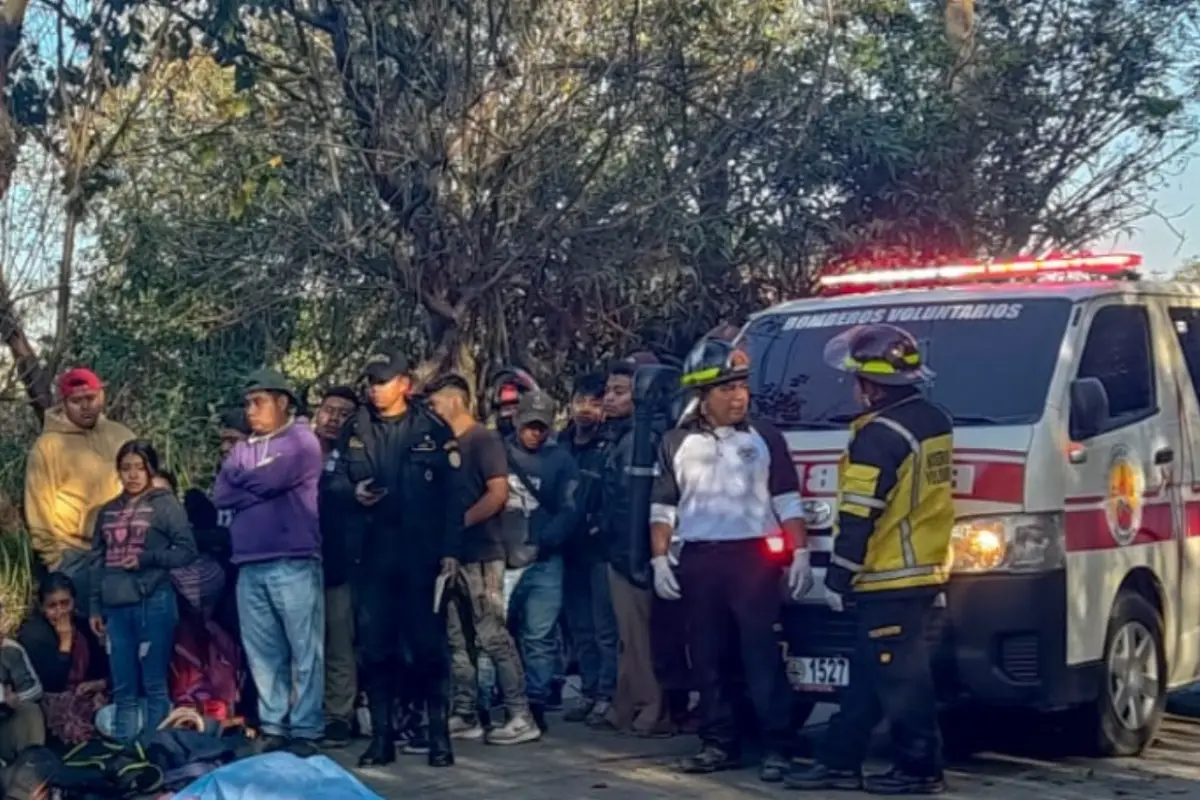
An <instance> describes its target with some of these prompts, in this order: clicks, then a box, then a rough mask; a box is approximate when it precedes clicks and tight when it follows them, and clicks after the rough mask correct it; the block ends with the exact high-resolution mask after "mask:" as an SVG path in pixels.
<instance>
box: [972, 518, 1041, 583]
mask: <svg viewBox="0 0 1200 800" xmlns="http://www.w3.org/2000/svg"><path fill="white" fill-rule="evenodd" d="M950 555H951V558H952V563H951V568H952V570H953V571H954V572H966V573H971V572H976V573H978V572H1041V571H1045V570H1052V569H1058V568H1059V567H1061V566H1062V565H1063V563H1064V556H1065V554H1064V552H1063V524H1062V514H1009V515H1005V516H1000V517H972V518H968V519H963V520H959V522H958V524H956V525H955V526H954V532H953V534H952V535H951V537H950Z"/></svg>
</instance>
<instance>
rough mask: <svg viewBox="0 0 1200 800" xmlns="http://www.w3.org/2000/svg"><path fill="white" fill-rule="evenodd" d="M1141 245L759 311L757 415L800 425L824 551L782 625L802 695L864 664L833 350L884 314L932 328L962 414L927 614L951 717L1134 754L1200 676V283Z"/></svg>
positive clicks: (892, 274)
mask: <svg viewBox="0 0 1200 800" xmlns="http://www.w3.org/2000/svg"><path fill="white" fill-rule="evenodd" d="M1140 263H1141V259H1140V258H1139V257H1138V256H1136V255H1132V254H1110V255H1103V256H1093V255H1087V256H1078V257H1063V258H1052V259H1040V260H1036V259H1030V260H1019V261H1013V262H1008V263H996V262H986V263H964V264H954V265H941V266H933V267H926V268H919V267H918V268H911V269H909V268H905V269H888V270H879V271H876V272H870V271H857V272H853V273H842V274H838V275H829V276H825V277H823V278H821V279H820V294H819V295H818V296H817V297H814V298H810V299H804V300H797V301H793V302H787V303H783V304H781V305H777V306H775V307H772V308H770V309H768V310H766V311H764V312H761V313H759V314H758V315H756V316H755V317H754V318H752V319H751V320H750V322H749V323H747V325H746V327H745V328H744V329H743V332H742V336H741V342H742V344H743V346H744V347H745V348H746V350H747V351H748V352H749V354H750V357H751V363H752V365H753V366H752V373H751V379H750V388H751V393H752V398H753V399H752V405H753V413H754V414H755V415H757V416H758V417H760V418H762V419H764V420H766V421H768V422H771V423H773V424H775V425H776V426H778V427H779V428H780V429H781V430H782V431H783V432H784V435H785V436H786V438H787V441H788V443H789V446H790V448H791V451H792V455H793V458H794V460H795V464H796V470H797V472H798V474H799V477H800V487H801V492H802V495H803V498H804V508H805V514H806V519H807V525H808V532H809V542H810V547H811V548H812V550H813V551H814V553H813V564H814V567H815V573H816V577H817V580H816V586H815V587H814V588H813V590H812V592H811V593H810V594H809V595H808V596H806V597H805V598H804V599H803V600H802V601H801V602H800V603H798V604H793V605H789V606H788V607H787V608H786V609H785V612H784V615H783V617H782V620H781V624H780V633H781V646H782V647H783V649H784V657H785V659H786V662H787V666H788V677H789V680H790V682H791V684H792V688H793V689H794V690H795V697H796V699H797V700H798V701H799V702H798V706H799V707H800V708H801V709H803V711H804V712H807V710H809V709H811V707H812V704H815V703H817V702H822V701H829V702H836V701H837V697H838V695H839V693H840V692H842V691H844V690H845V689H846V687H848V686H849V685H850V684H851V682H852V681H854V680H855V674H856V673H855V667H856V665H855V663H854V659H853V657H852V643H853V633H854V624H855V623H854V616H853V611H852V610H848V611H846V612H843V613H841V614H837V613H834V612H832V611H830V610H829V609H828V608H827V607H826V606H825V604H824V599H823V598H824V587H823V585H822V579H823V575H824V568H825V566H826V565H828V563H829V554H830V551H831V548H832V535H833V527H834V525H835V522H836V503H837V462H838V458H839V456H840V455H841V453H842V450H843V449H844V447H845V446H846V443H847V440H848V432H847V426H848V424H849V423H850V422H851V420H853V419H854V418H855V417H856V416H857V415H858V414H859V413H860V409H859V408H858V406H856V404H855V401H854V395H853V388H852V383H853V380H852V378H850V377H849V376H847V375H846V374H844V373H841V372H839V371H836V370H834V369H833V368H831V367H829V366H828V365H826V364H825V363H824V361H823V360H822V351H823V349H824V346H825V343H826V342H827V341H828V340H829V339H830V338H832V337H833V336H835V335H837V334H839V333H841V332H842V331H844V330H846V329H848V328H850V327H852V326H854V325H861V324H867V323H879V322H886V323H891V324H894V325H898V326H900V327H903V328H904V329H906V330H908V331H909V332H910V333H912V334H913V335H914V336H915V337H916V338H917V339H918V341H919V342H920V346H921V350H922V353H923V355H924V359H925V363H926V364H928V365H929V367H930V368H931V369H932V370H933V371H934V372H935V376H934V377H933V379H932V380H931V381H930V383H929V385H928V386H927V387H926V392H927V394H928V396H929V397H930V398H931V399H932V400H933V401H934V402H936V403H938V404H940V405H941V406H943V407H944V408H945V409H946V410H947V411H948V412H949V413H950V414H951V415H952V417H953V419H954V423H955V432H954V443H955V455H954V467H953V483H954V495H955V498H956V502H957V516H958V519H957V524H956V525H955V528H954V533H953V547H952V554H951V555H952V558H953V565H952V578H951V580H950V582H949V584H948V585H947V586H946V590H945V592H944V595H943V596H942V597H941V598H939V602H938V604H937V605H938V606H939V607H938V609H937V610H936V611H935V622H934V624H933V625H932V626H931V631H930V646H931V652H932V654H933V656H932V658H933V664H934V672H935V676H936V679H937V682H938V686H939V693H940V695H941V699H942V700H943V701H944V703H945V705H946V708H947V709H948V711H949V712H951V717H952V715H953V712H954V711H955V710H958V711H968V712H972V713H969V714H961V715H959V718H960V719H973V720H974V721H975V724H978V720H979V719H980V718H981V717H979V716H977V715H976V714H975V713H974V712H976V711H979V710H982V709H988V708H993V709H994V708H998V707H999V708H1005V709H1028V710H1031V711H1036V712H1047V713H1050V712H1054V713H1056V714H1058V713H1060V712H1061V714H1062V717H1063V718H1064V719H1066V720H1068V721H1070V722H1071V724H1070V725H1068V726H1066V727H1067V730H1068V731H1070V732H1071V734H1070V735H1072V736H1078V737H1079V742H1078V743H1079V744H1081V745H1085V746H1086V747H1087V748H1088V749H1089V750H1091V751H1093V752H1097V753H1099V754H1103V755H1132V754H1138V753H1140V752H1141V751H1142V750H1143V749H1145V748H1146V746H1147V745H1148V744H1149V743H1150V742H1151V740H1152V739H1153V737H1154V733H1155V729H1156V727H1157V726H1158V724H1159V722H1160V720H1161V718H1162V714H1163V707H1164V699H1165V694H1166V692H1167V690H1169V689H1173V688H1176V687H1181V686H1185V685H1187V684H1191V683H1193V682H1195V681H1197V679H1200V396H1198V390H1200V290H1198V289H1197V287H1195V286H1192V285H1187V284H1180V283H1158V282H1150V281H1144V280H1142V279H1140V277H1139V276H1138V274H1137V271H1136V270H1137V267H1138V266H1139V265H1140ZM801 716H803V712H802V714H801ZM983 718H984V719H986V717H983Z"/></svg>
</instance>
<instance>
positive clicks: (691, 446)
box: [650, 339, 812, 782]
mask: <svg viewBox="0 0 1200 800" xmlns="http://www.w3.org/2000/svg"><path fill="white" fill-rule="evenodd" d="M749 366H750V362H749V358H748V357H747V355H746V354H745V352H743V351H741V350H740V349H738V348H736V347H735V346H734V345H732V344H730V343H729V342H724V341H717V340H712V339H706V340H702V341H701V343H700V344H699V345H697V346H696V348H695V349H693V350H692V352H691V354H689V355H688V357H687V359H686V360H685V361H684V365H683V377H682V379H681V384H682V386H683V388H684V389H687V390H695V391H696V392H697V394H698V398H699V405H698V413H697V414H694V415H691V418H690V419H686V420H685V421H684V422H682V423H681V425H680V427H678V428H676V429H674V430H672V431H669V432H667V434H666V435H665V436H664V437H663V439H662V443H661V445H660V451H659V460H660V463H659V475H658V477H657V478H656V480H655V484H654V494H653V497H652V502H651V506H650V523H651V539H652V542H651V547H652V554H653V559H652V561H651V565H652V566H653V568H654V590H655V592H656V593H657V594H658V596H659V597H662V598H663V599H666V600H676V601H678V602H680V603H683V604H684V607H685V609H686V617H687V625H688V648H689V653H690V655H691V659H692V669H693V671H694V674H695V680H696V684H697V688H698V689H699V690H700V706H699V708H698V709H697V711H698V713H699V716H700V739H701V749H700V752H699V753H697V754H696V755H694V756H692V757H691V758H688V759H686V760H685V761H684V762H683V763H682V764H681V769H682V770H683V771H685V772H691V773H710V772H716V771H719V770H725V769H731V768H735V767H737V766H739V763H740V758H741V753H740V744H741V743H740V742H739V741H738V736H737V730H736V728H735V723H734V715H733V713H732V711H731V705H730V700H731V698H730V697H728V696H726V694H727V689H726V687H727V686H728V685H729V680H728V676H727V675H726V674H725V673H726V670H728V663H729V653H728V652H727V651H728V649H729V646H730V643H731V642H736V643H737V645H738V647H739V649H740V656H741V664H742V668H743V671H744V674H745V679H746V687H747V693H748V694H749V697H750V701H751V703H752V704H753V706H754V710H755V712H756V716H757V718H758V721H759V724H760V725H761V726H762V728H763V730H762V734H763V742H764V745H765V750H764V756H763V761H762V764H761V767H760V771H759V777H760V778H761V779H762V780H764V781H768V782H776V781H780V780H782V779H783V774H784V772H786V770H787V765H788V761H787V759H786V758H785V757H784V749H785V747H786V745H787V742H788V739H789V737H790V730H789V728H790V712H789V708H790V702H789V700H790V695H789V689H788V685H787V676H786V674H785V672H784V666H783V661H782V659H781V657H780V652H779V644H778V640H777V638H776V634H775V631H774V626H775V623H776V622H777V621H778V619H779V611H780V606H781V604H782V601H783V587H784V584H785V574H786V590H787V592H788V593H789V594H790V595H791V596H792V597H793V598H795V599H799V598H801V597H802V596H803V595H804V594H805V593H806V592H807V591H808V590H809V588H810V587H811V585H812V574H811V571H810V569H809V557H808V550H807V541H806V536H805V530H804V522H803V516H802V509H801V503H800V491H799V488H800V487H799V481H798V477H797V474H796V468H795V466H794V465H793V463H792V459H791V455H790V453H789V452H788V448H787V445H786V443H785V442H784V440H783V436H782V435H781V434H780V433H779V432H778V431H776V430H775V429H774V428H771V427H768V426H766V425H764V424H761V423H758V422H753V421H750V420H747V418H746V413H747V409H748V406H749V403H750V391H749V387H748V385H747V382H746V378H747V374H748V371H749ZM778 536H782V538H783V541H784V548H783V550H784V552H783V553H779V552H778V548H777V547H776V548H771V547H769V544H768V541H767V540H768V537H778ZM672 538H674V539H676V540H677V544H676V547H679V546H680V545H682V546H681V549H680V550H679V556H678V560H677V561H678V563H676V559H674V558H673V557H672V556H671V555H670V551H671V549H672V548H671V540H672ZM773 550H774V551H776V552H774V553H773V552H772V551H773Z"/></svg>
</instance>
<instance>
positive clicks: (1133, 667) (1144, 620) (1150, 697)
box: [1084, 590, 1167, 756]
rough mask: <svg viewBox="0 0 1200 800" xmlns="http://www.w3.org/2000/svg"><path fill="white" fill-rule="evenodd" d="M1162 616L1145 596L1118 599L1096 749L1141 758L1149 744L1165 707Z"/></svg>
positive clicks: (1095, 716)
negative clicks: (1139, 756)
mask: <svg viewBox="0 0 1200 800" xmlns="http://www.w3.org/2000/svg"><path fill="white" fill-rule="evenodd" d="M1162 631H1163V622H1162V615H1161V614H1159V613H1158V610H1157V609H1155V608H1154V606H1153V605H1152V604H1151V603H1150V601H1148V600H1147V599H1146V598H1145V597H1143V596H1142V595H1140V594H1138V593H1137V592H1135V591H1131V590H1125V591H1122V592H1121V593H1120V594H1118V595H1117V601H1116V603H1114V604H1113V611H1112V616H1111V617H1110V618H1109V621H1108V634H1107V636H1106V637H1105V642H1104V669H1103V676H1104V680H1103V683H1102V685H1101V686H1100V692H1099V696H1098V697H1097V698H1096V702H1095V704H1094V705H1093V706H1092V707H1091V708H1090V709H1089V713H1088V715H1087V716H1088V717H1090V720H1088V722H1089V723H1090V724H1088V725H1087V727H1086V728H1085V729H1084V730H1085V731H1086V730H1087V728H1090V729H1091V737H1092V742H1091V744H1092V749H1094V750H1095V751H1097V752H1098V754H1099V755H1101V756H1136V755H1140V754H1141V753H1142V751H1143V750H1145V749H1146V748H1147V747H1149V746H1150V743H1151V742H1153V741H1154V735H1155V733H1156V732H1157V730H1158V726H1159V723H1160V722H1161V721H1162V716H1163V709H1164V707H1165V705H1166V682H1167V659H1166V653H1165V651H1164V649H1163V632H1162Z"/></svg>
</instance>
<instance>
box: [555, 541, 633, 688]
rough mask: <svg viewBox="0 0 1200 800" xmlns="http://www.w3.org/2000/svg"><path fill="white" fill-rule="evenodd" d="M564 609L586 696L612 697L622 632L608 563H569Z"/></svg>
mask: <svg viewBox="0 0 1200 800" xmlns="http://www.w3.org/2000/svg"><path fill="white" fill-rule="evenodd" d="M565 576H566V579H565V580H564V581H563V611H564V612H565V616H566V619H567V629H568V631H569V633H570V638H571V643H572V645H573V646H574V649H575V658H576V660H577V661H578V663H579V677H580V680H581V681H582V683H583V686H582V689H583V696H584V697H585V698H587V699H588V700H605V701H610V702H611V701H612V699H613V697H614V696H615V695H616V693H617V649H618V647H619V645H620V639H621V637H620V635H619V634H618V632H617V618H616V615H615V614H614V613H613V607H612V595H611V593H610V592H609V587H608V565H607V564H605V563H603V562H588V561H584V560H583V559H579V560H577V561H568V562H567V563H566V572H565Z"/></svg>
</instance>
